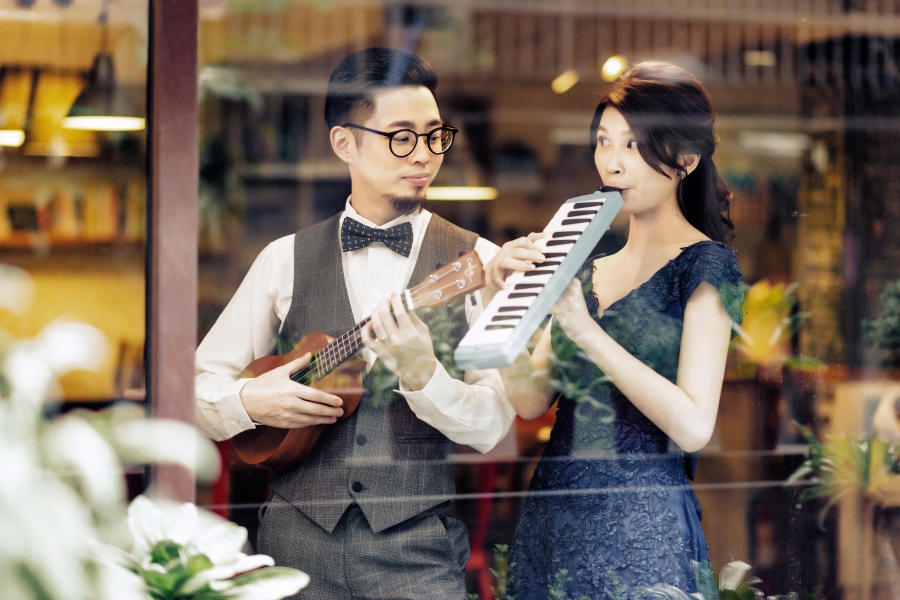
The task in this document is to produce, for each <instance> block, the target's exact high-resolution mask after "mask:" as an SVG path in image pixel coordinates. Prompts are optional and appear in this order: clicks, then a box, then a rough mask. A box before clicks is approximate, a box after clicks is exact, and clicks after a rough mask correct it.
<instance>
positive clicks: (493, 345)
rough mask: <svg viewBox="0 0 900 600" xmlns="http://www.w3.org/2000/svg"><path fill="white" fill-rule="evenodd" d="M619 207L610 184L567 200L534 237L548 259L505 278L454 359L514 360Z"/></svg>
mask: <svg viewBox="0 0 900 600" xmlns="http://www.w3.org/2000/svg"><path fill="white" fill-rule="evenodd" d="M621 208H622V195H621V194H620V193H619V190H618V189H616V188H612V187H604V188H602V189H601V191H599V192H594V193H593V194H588V195H586V196H578V197H577V198H570V199H569V200H566V202H565V203H564V204H563V205H562V206H561V207H560V208H559V210H558V211H557V212H556V215H554V217H553V219H552V220H551V221H550V222H549V223H548V224H547V226H546V227H545V228H544V233H545V234H547V235H546V237H543V238H541V239H540V240H538V241H537V242H536V245H537V246H538V249H539V250H540V251H541V252H542V253H543V254H544V262H543V263H535V266H536V267H537V268H536V269H534V270H533V271H514V272H513V273H511V274H510V275H509V277H507V278H506V286H507V289H505V290H501V291H499V292H498V293H497V295H496V296H494V299H493V300H491V302H490V304H488V305H487V307H485V309H484V312H483V313H482V314H481V316H480V317H479V318H478V320H477V321H475V324H474V325H472V327H471V328H470V329H469V332H468V333H467V334H466V335H465V337H463V339H462V341H461V342H460V343H459V346H458V347H457V348H456V352H454V354H453V358H454V360H456V364H457V365H458V366H459V367H460V368H462V369H464V370H468V369H490V368H494V367H505V366H506V365H509V364H511V363H512V362H513V361H514V360H515V359H516V357H517V356H518V355H519V354H520V353H521V352H522V350H524V348H525V344H526V343H528V340H530V339H531V337H532V336H533V335H534V332H535V331H537V328H538V327H539V326H540V325H541V323H542V322H543V321H544V317H546V316H547V314H548V313H549V312H550V309H551V308H552V307H553V305H554V304H555V303H556V301H557V300H558V299H559V297H560V296H561V295H562V293H563V291H564V290H565V289H566V286H567V285H569V282H570V281H572V278H574V277H575V275H576V273H578V270H579V269H580V268H581V266H582V265H583V264H584V261H585V260H587V258H588V256H590V253H591V251H592V250H593V249H594V247H595V246H596V245H597V242H599V241H600V238H601V237H603V234H604V233H606V231H607V230H608V229H609V225H610V223H612V220H613V218H615V216H616V215H617V214H618V212H619V210H620V209H621Z"/></svg>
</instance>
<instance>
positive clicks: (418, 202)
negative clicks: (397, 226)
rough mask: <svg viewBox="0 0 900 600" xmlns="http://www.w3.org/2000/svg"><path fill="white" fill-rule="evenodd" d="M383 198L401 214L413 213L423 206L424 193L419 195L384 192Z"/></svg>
mask: <svg viewBox="0 0 900 600" xmlns="http://www.w3.org/2000/svg"><path fill="white" fill-rule="evenodd" d="M384 198H385V200H387V201H388V202H390V203H391V206H392V207H393V208H394V210H396V211H397V212H398V213H399V214H401V215H408V214H415V213H418V212H419V211H421V210H422V209H423V208H425V194H422V196H421V197H418V196H395V195H393V194H385V195H384Z"/></svg>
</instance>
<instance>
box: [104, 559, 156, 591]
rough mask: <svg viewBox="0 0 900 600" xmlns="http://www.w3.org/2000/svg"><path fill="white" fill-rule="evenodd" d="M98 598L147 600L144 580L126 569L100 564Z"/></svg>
mask: <svg viewBox="0 0 900 600" xmlns="http://www.w3.org/2000/svg"><path fill="white" fill-rule="evenodd" d="M99 587H100V598H103V599H104V600H149V598H150V594H149V593H148V591H147V585H146V584H145V583H144V579H143V578H142V577H140V576H139V575H137V574H135V573H132V572H131V571H129V570H128V569H125V568H122V567H117V566H115V565H111V564H106V563H104V564H101V565H100V572H99Z"/></svg>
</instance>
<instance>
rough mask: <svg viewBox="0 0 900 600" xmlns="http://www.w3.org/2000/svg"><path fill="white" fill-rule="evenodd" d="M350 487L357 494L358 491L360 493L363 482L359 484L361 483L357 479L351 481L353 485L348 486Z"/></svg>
mask: <svg viewBox="0 0 900 600" xmlns="http://www.w3.org/2000/svg"><path fill="white" fill-rule="evenodd" d="M350 487H352V488H353V491H354V492H356V493H357V494H358V493H360V492H361V491H362V489H363V484H361V483H360V482H358V481H354V482H353V485H352V486H350Z"/></svg>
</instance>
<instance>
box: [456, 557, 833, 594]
mask: <svg viewBox="0 0 900 600" xmlns="http://www.w3.org/2000/svg"><path fill="white" fill-rule="evenodd" d="M509 567H510V565H509V546H506V545H502V544H498V545H497V546H495V550H494V567H493V568H492V569H491V570H490V571H491V575H492V576H493V577H494V581H495V585H494V586H492V588H491V590H492V591H493V593H494V598H493V600H515V597H514V596H513V595H511V594H509V593H508V592H507V586H508V585H509V583H510V582H509V579H508V573H509ZM692 567H693V569H694V581H695V583H696V585H697V589H698V590H699V591H698V592H694V593H692V594H688V593H687V592H685V591H683V590H680V589H678V588H676V587H674V586H671V585H669V584H665V583H657V584H655V585H652V586H650V587H649V588H644V587H639V588H637V589H636V590H635V591H634V593H633V594H632V595H630V596H629V595H628V588H627V586H625V585H624V584H623V583H622V582H621V581H620V580H619V577H618V574H617V573H616V571H614V570H610V571H609V576H610V580H611V582H612V586H611V587H608V588H606V589H605V590H604V594H605V595H604V596H603V597H602V600H764V594H763V592H761V591H760V590H759V589H757V588H756V587H754V586H755V585H756V584H758V583H761V582H762V580H761V579H759V578H758V577H749V578H747V573H749V571H750V565H748V564H747V563H744V562H741V561H732V562H730V563H728V564H727V565H725V567H723V568H722V570H721V571H720V572H719V575H718V577H717V576H716V574H715V572H714V571H713V569H712V565H710V563H709V561H700V562H697V561H693V562H692ZM571 580H572V577H571V576H570V575H569V571H568V569H560V570H559V571H557V573H556V575H555V577H554V579H553V582H552V583H551V584H550V586H549V587H548V590H547V593H548V598H550V599H552V600H586V597H584V596H582V597H579V598H576V597H574V596H570V595H568V594H567V593H566V591H565V584H566V583H567V582H569V581H571ZM823 587H824V586H821V585H819V586H816V587H815V588H813V589H812V590H810V591H809V592H807V593H806V594H803V595H802V596H801V595H798V594H797V593H796V592H790V593H788V594H785V595H776V596H768V597H767V598H765V600H819V595H820V594H821V593H822V588H823ZM469 600H480V596H479V595H478V594H469Z"/></svg>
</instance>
